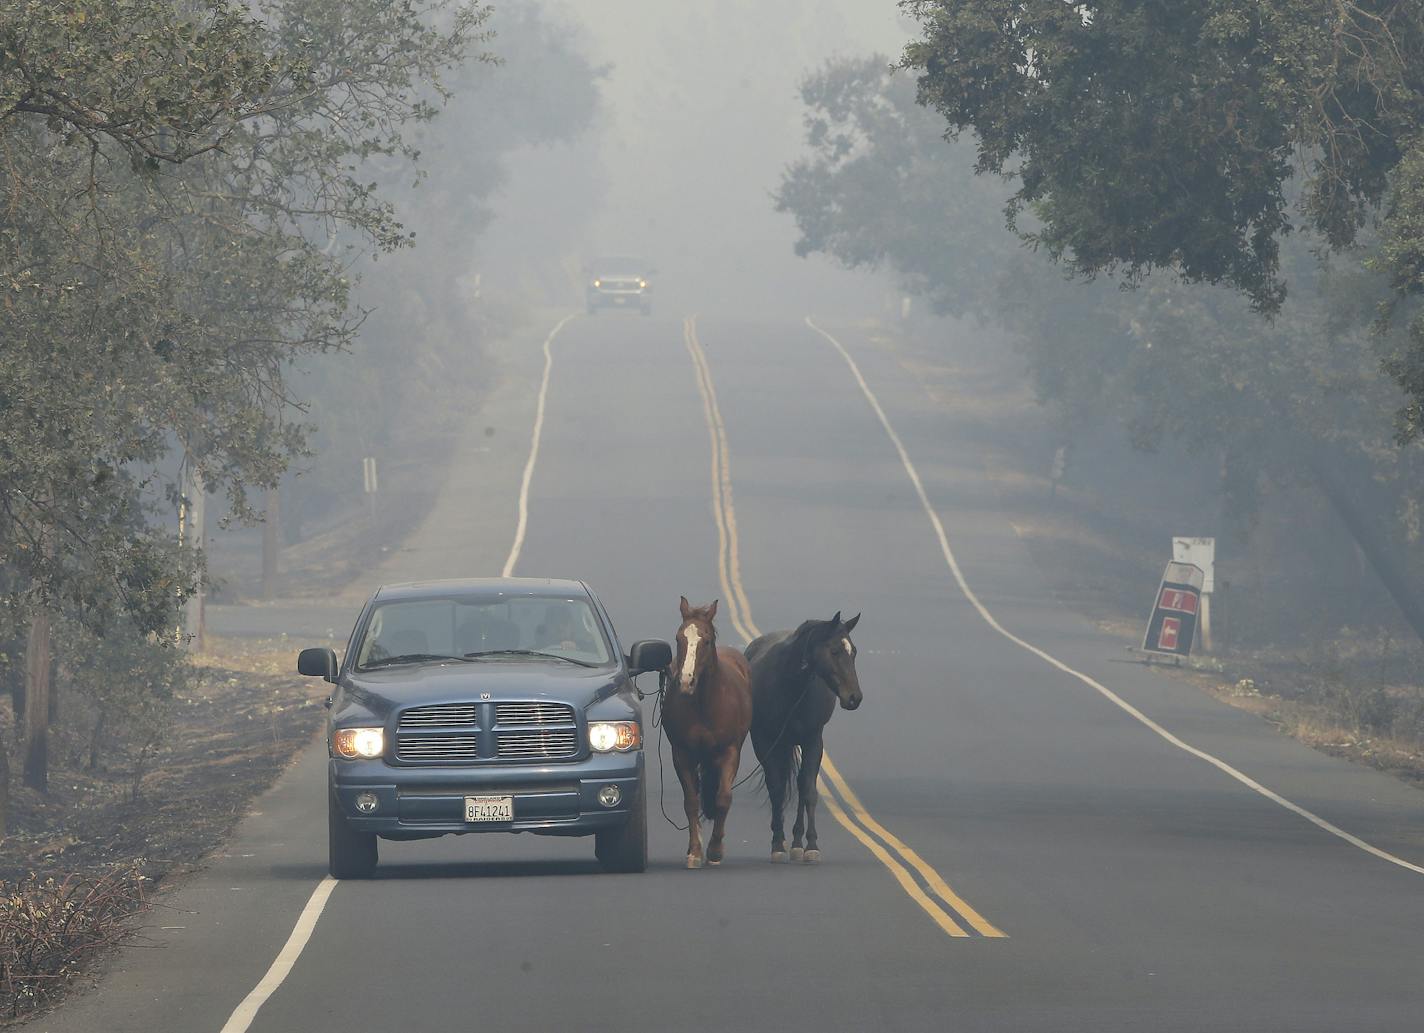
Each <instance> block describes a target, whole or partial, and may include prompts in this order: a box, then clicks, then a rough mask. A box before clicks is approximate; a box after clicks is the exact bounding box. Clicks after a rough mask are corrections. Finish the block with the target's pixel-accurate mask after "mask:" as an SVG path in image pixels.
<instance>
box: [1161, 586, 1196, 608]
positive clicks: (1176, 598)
mask: <svg viewBox="0 0 1424 1033" xmlns="http://www.w3.org/2000/svg"><path fill="white" fill-rule="evenodd" d="M1157 605H1158V606H1160V607H1162V609H1164V610H1176V611H1177V612H1178V613H1196V612H1197V595H1196V593H1195V592H1184V591H1182V590H1181V589H1180V588H1164V589H1162V599H1161V601H1160V602H1158V604H1157Z"/></svg>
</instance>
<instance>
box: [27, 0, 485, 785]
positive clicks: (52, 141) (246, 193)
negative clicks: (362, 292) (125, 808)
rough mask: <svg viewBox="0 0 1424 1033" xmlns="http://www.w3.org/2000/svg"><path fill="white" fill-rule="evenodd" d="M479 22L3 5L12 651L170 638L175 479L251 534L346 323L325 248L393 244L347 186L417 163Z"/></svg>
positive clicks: (190, 562)
mask: <svg viewBox="0 0 1424 1033" xmlns="http://www.w3.org/2000/svg"><path fill="white" fill-rule="evenodd" d="M485 15H486V12H485V9H484V8H481V7H478V6H477V5H475V4H472V3H466V2H463V0H424V2H417V0H394V2H393V0H253V2H251V3H246V4H244V3H234V2H228V0H208V2H205V3H188V2H186V0H74V2H70V3H66V4H53V3H47V2H43V0H0V201H3V204H0V308H3V312H4V320H5V338H6V339H5V347H4V348H0V541H3V542H4V543H5V546H4V554H3V557H0V560H3V566H4V567H5V568H6V570H7V572H8V573H9V574H10V575H12V576H9V577H7V578H5V579H3V583H4V585H5V586H6V591H7V593H8V595H7V597H6V598H5V599H4V600H3V602H4V604H5V606H6V608H7V609H14V610H18V611H23V612H25V613H26V614H28V617H29V621H30V625H31V628H30V630H31V635H30V637H31V640H32V641H42V639H43V636H39V637H38V638H37V637H36V636H37V633H38V632H41V631H43V630H44V625H45V623H46V622H47V621H48V619H49V616H50V615H51V614H66V615H69V616H72V617H74V618H77V619H79V620H81V621H83V622H84V623H85V624H86V625H88V626H89V627H91V628H93V629H94V630H96V631H102V630H103V629H105V628H106V627H108V626H110V625H112V624H113V623H114V622H115V621H117V620H119V619H120V618H125V619H129V620H131V621H132V622H133V627H134V629H135V631H136V632H137V633H139V634H147V633H153V632H156V631H158V630H160V629H162V628H165V627H168V626H171V622H172V620H173V614H174V610H175V608H176V606H177V605H178V604H179V603H180V602H181V600H182V598H183V596H184V595H185V594H186V593H187V592H188V591H190V590H191V588H192V586H193V585H194V584H195V581H196V579H197V578H198V577H199V576H201V569H200V558H199V557H198V555H197V554H196V553H194V552H193V551H192V550H191V549H190V550H187V551H186V552H179V550H177V549H175V548H174V547H173V544H172V541H171V538H172V535H171V534H170V533H169V532H168V531H167V530H165V529H163V528H162V527H161V526H159V525H157V524H156V523H155V517H156V515H157V513H158V512H160V511H161V510H162V509H163V508H164V506H165V505H171V503H173V502H174V501H176V499H177V498H178V497H179V496H180V495H181V493H182V492H183V490H184V487H183V485H184V484H185V482H186V481H187V480H188V478H187V476H186V474H187V471H188V470H190V469H191V470H193V471H195V472H196V476H197V479H198V481H199V482H200V483H201V484H202V485H203V488H204V490H223V491H225V492H226V494H227V495H228V498H229V500H230V503H231V505H232V508H233V510H234V512H236V513H237V514H238V515H239V516H242V517H247V516H251V515H253V514H252V508H251V507H250V506H249V505H248V502H247V492H248V489H249V488H250V487H252V486H256V487H266V486H270V485H272V484H275V483H276V480H277V478H278V477H279V476H280V475H281V473H282V471H283V469H285V467H286V466H287V464H288V463H290V462H291V460H292V459H293V458H294V457H295V456H297V455H300V454H301V453H302V451H303V449H304V447H305V440H306V436H307V431H306V428H305V427H304V425H303V423H302V417H301V412H300V409H299V407H298V406H297V405H296V404H295V401H294V399H293V397H292V395H291V393H290V391H289V389H288V385H287V379H286V378H287V373H288V370H289V368H290V366H291V364H292V363H293V362H294V361H295V360H297V359H298V358H299V357H300V356H302V355H309V354H319V353H324V352H330V351H334V350H339V349H341V348H343V347H345V346H346V345H347V344H348V343H349V341H350V340H351V339H352V337H353V335H354V334H355V332H356V330H357V328H358V327H359V324H360V315H359V313H353V312H352V311H351V310H350V289H351V283H350V275H349V272H348V269H347V264H348V262H349V260H350V256H349V255H348V254H347V253H345V252H343V251H341V250H333V249H332V248H331V247H330V246H329V245H330V242H331V240H332V239H333V236H334V235H335V234H336V233H337V232H340V231H345V232H346V233H348V234H350V235H351V238H352V240H351V243H350V244H349V245H348V247H350V248H357V247H361V248H369V249H373V250H378V251H390V250H394V249H397V248H400V247H403V246H405V245H406V244H408V243H409V237H408V234H407V232H406V231H405V229H404V227H403V226H402V225H401V223H400V222H399V220H398V219H397V217H396V214H395V211H394V209H393V207H392V205H391V203H390V201H389V200H387V199H385V198H383V197H382V196H381V195H380V194H379V192H378V191H376V190H375V189H374V188H373V187H372V185H371V184H370V182H369V179H368V178H367V177H366V176H365V175H364V174H363V169H362V165H363V163H364V162H365V161H367V160H368V159H370V158H372V157H377V156H401V157H403V158H405V159H407V160H413V159H414V157H415V150H414V148H413V146H412V145H411V144H410V143H409V142H408V139H407V134H408V133H409V130H410V127H411V126H413V125H418V124H420V123H422V122H424V121H428V120H429V119H430V118H432V117H434V115H435V114H436V111H437V101H438V100H439V99H440V97H441V96H442V94H441V92H440V87H439V85H438V81H439V76H440V75H441V73H442V72H443V71H445V70H446V69H448V68H450V67H452V66H453V65H455V64H456V63H458V62H460V61H462V60H463V59H464V56H465V54H466V52H467V50H468V49H469V47H470V46H471V45H472V44H473V43H475V42H477V41H478V40H479V39H480V38H481V29H480V25H481V22H482V21H483V19H484V18H485ZM28 660H29V664H28V666H29V667H30V668H31V669H32V670H39V669H47V667H46V664H47V661H45V662H43V663H42V662H41V658H40V657H38V656H35V657H30V658H28ZM29 712H30V713H31V714H32V715H33V720H35V721H38V720H39V716H38V711H37V710H36V708H34V707H31V708H29ZM27 734H28V733H27ZM40 738H42V733H40ZM40 767H41V768H42V767H43V766H42V765H41V766H40ZM34 781H36V782H38V783H42V781H43V776H42V771H41V773H40V775H39V776H37V778H36V779H35V780H34Z"/></svg>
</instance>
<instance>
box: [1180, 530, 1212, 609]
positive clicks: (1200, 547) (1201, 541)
mask: <svg viewBox="0 0 1424 1033" xmlns="http://www.w3.org/2000/svg"><path fill="white" fill-rule="evenodd" d="M1172 559H1174V560H1176V561H1177V562H1178V563H1190V564H1191V565H1192V566H1194V567H1198V568H1200V570H1201V572H1202V586H1201V590H1202V591H1203V592H1205V593H1206V594H1207V595H1211V593H1212V592H1215V591H1216V539H1215V538H1173V539H1172Z"/></svg>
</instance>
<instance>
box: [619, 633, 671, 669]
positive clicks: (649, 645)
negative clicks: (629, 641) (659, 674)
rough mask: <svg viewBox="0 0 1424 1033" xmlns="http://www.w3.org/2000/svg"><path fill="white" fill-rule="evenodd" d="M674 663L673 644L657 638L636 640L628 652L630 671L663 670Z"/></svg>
mask: <svg viewBox="0 0 1424 1033" xmlns="http://www.w3.org/2000/svg"><path fill="white" fill-rule="evenodd" d="M671 663H672V646H670V645H668V644H667V643H666V642H659V641H658V640H657V639H644V640H643V641H642V642H634V643H633V648H632V649H631V650H629V652H628V673H629V674H646V673H647V672H649V671H661V670H663V669H664V668H666V667H668V666H669V665H670V664H671Z"/></svg>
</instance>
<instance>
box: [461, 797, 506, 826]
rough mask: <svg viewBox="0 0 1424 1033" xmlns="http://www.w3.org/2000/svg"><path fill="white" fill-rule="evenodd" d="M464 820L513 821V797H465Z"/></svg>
mask: <svg viewBox="0 0 1424 1033" xmlns="http://www.w3.org/2000/svg"><path fill="white" fill-rule="evenodd" d="M465 820H466V821H513V820H514V797H512V796H467V797H465Z"/></svg>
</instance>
